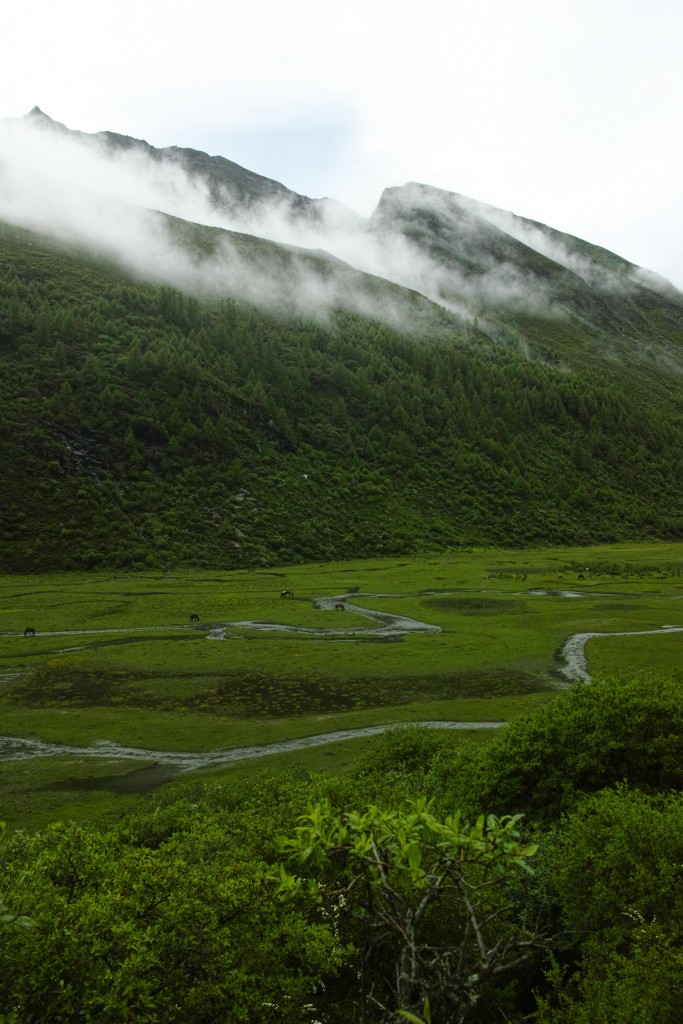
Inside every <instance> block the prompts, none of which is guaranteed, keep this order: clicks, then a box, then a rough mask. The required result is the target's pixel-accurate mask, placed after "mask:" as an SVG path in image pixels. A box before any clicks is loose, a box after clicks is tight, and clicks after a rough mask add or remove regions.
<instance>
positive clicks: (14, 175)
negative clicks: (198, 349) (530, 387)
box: [0, 107, 683, 359]
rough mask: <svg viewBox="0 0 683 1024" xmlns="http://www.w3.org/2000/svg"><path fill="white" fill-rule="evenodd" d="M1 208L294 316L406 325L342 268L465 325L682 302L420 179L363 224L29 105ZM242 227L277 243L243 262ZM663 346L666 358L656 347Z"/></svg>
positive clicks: (204, 161)
mask: <svg viewBox="0 0 683 1024" xmlns="http://www.w3.org/2000/svg"><path fill="white" fill-rule="evenodd" d="M158 213H164V214H167V215H171V216H173V217H175V218H178V219H180V220H185V221H188V222H190V223H196V224H199V225H202V226H206V227H214V228H221V229H223V230H224V231H225V232H226V234H224V235H222V236H220V237H219V236H218V235H216V234H215V233H214V234H213V235H211V236H210V240H207V241H206V243H205V244H203V245H202V244H200V243H199V238H198V234H197V232H196V231H195V232H194V233H192V232H184V233H183V232H182V231H179V230H177V225H174V224H170V223H169V222H168V221H166V220H165V219H164V218H161V217H159V216H158ZM0 217H2V218H3V219H5V220H7V221H9V222H11V223H14V224H18V225H21V226H25V227H30V228H32V229H35V230H39V231H42V232H43V233H46V234H49V235H52V236H54V237H57V238H61V239H63V240H64V241H66V242H68V243H77V244H81V245H84V246H86V247H87V248H88V249H90V250H91V251H93V252H100V253H103V254H105V255H108V256H110V257H112V258H115V259H117V260H119V261H120V262H121V263H123V265H125V266H127V267H129V268H130V269H132V270H133V271H134V272H135V273H137V274H140V275H142V276H144V277H145V278H147V279H148V280H155V281H159V282H164V283H169V284H173V285H175V286H177V287H185V288H187V289H189V290H192V291H193V292H195V293H198V294H202V293H203V294H205V295H214V296H218V295H222V296H231V297H240V296H244V297H248V298H249V299H250V300H251V301H254V302H257V303H260V304H262V305H264V306H266V307H270V308H276V309H278V308H279V309H281V308H282V307H283V305H284V307H285V308H287V309H290V310H291V308H292V306H293V305H294V306H295V305H297V303H298V305H299V308H300V311H301V312H302V313H304V314H305V315H313V313H314V312H315V311H317V313H318V315H320V316H325V315H326V314H327V313H328V312H329V311H330V309H334V308H338V307H340V306H342V307H345V308H356V309H359V310H360V311H362V312H364V313H366V314H371V315H374V316H376V317H378V318H381V319H384V320H387V321H389V322H391V323H398V322H402V323H403V324H404V325H405V326H406V327H407V328H408V329H410V326H411V320H410V308H411V307H412V306H414V304H415V303H414V299H412V298H411V299H408V298H406V297H405V296H404V297H400V296H399V294H398V293H397V292H395V291H393V290H392V291H389V292H388V291H387V289H386V288H385V287H380V285H379V284H378V282H377V281H372V280H367V279H362V278H359V277H356V278H355V280H354V281H353V285H352V286H351V287H349V281H350V280H351V277H352V275H351V273H350V270H349V269H348V268H349V267H352V268H354V269H355V270H356V271H359V272H361V273H362V274H369V275H372V276H373V278H382V279H384V280H385V281H388V282H390V283H392V284H396V285H399V286H401V287H403V288H407V289H410V290H411V291H417V292H419V293H420V294H421V295H423V296H424V297H425V298H426V299H428V300H430V301H431V302H434V303H437V304H439V305H440V306H441V307H443V308H445V309H447V310H449V311H450V312H452V313H454V314H456V315H457V316H458V317H461V318H464V319H465V320H469V321H472V320H474V319H475V318H477V319H478V320H479V321H481V320H482V319H484V320H486V319H487V318H488V319H489V320H490V321H491V326H492V328H493V329H494V330H495V323H496V321H497V320H498V319H499V318H500V314H501V312H503V313H504V314H506V316H507V314H509V313H511V312H513V313H514V312H518V313H519V312H522V313H523V312H529V311H534V312H535V313H538V314H543V315H548V316H551V317H555V318H570V317H571V316H577V315H578V316H579V317H581V318H582V319H583V320H584V321H586V323H587V324H589V325H590V326H591V327H597V328H598V329H606V330H608V331H610V332H612V333H615V332H616V333H621V334H623V335H624V336H627V335H628V334H629V327H630V324H631V321H632V319H633V316H634V315H635V314H638V315H640V312H639V311H640V309H641V307H642V306H652V305H657V306H658V307H662V308H665V309H667V310H669V311H670V312H671V313H672V315H674V316H677V315H678V313H679V312H680V308H681V302H683V297H682V296H681V294H680V293H678V292H677V291H676V289H674V288H673V286H671V285H669V284H668V282H666V281H664V280H663V279H661V278H658V277H657V276H656V275H654V274H651V273H649V272H647V271H643V270H641V269H640V268H637V267H635V266H634V265H632V264H630V263H628V262H627V261H626V260H623V259H621V258H620V257H618V256H616V255H614V254H612V253H609V252H607V251H606V250H604V249H601V248H599V247H597V246H593V245H590V244H589V243H587V242H583V241H581V240H579V239H576V238H573V237H572V236H570V235H566V234H562V233H561V232H557V231H554V230H553V229H552V228H549V227H546V226H545V225H542V224H539V223H536V222H533V221H529V220H526V219H524V218H522V217H518V216H516V215H514V214H512V213H509V212H506V211H503V210H498V209H496V208H495V207H491V206H487V205H486V204H484V203H480V202H477V201H475V200H473V199H469V198H467V197H464V196H460V195H457V194H456V193H451V192H446V191H444V190H441V189H436V188H432V187H431V186H428V185H422V184H418V183H409V184H407V185H404V186H401V187H391V188H387V189H385V191H384V193H383V194H382V196H381V198H380V200H379V203H378V206H377V208H376V210H375V212H374V213H373V214H372V216H371V217H369V218H364V217H361V216H360V215H358V214H356V213H354V212H353V211H351V210H348V209H346V208H345V207H343V206H341V205H340V204H338V203H336V202H335V201H334V200H332V199H311V198H309V197H307V196H300V195H298V194H297V193H295V192H293V191H292V190H290V189H288V188H287V187H286V186H285V185H283V184H281V183H279V182H276V181H273V180H271V179H269V178H266V177H264V176H262V175H259V174H256V173H254V172H253V171H250V170H247V169H245V168H243V167H240V166H239V165H238V164H236V163H233V162H232V161H230V160H228V159H226V158H224V157H222V156H209V155H208V154H206V153H201V152H198V151H196V150H192V149H184V148H181V147H178V146H173V147H169V148H165V149H156V148H155V147H153V146H151V145H149V143H147V142H145V141H142V140H138V139H131V138H129V137H127V136H123V135H119V134H116V133H113V132H108V131H103V132H99V133H97V134H94V135H88V134H85V133H82V132H78V131H73V130H70V129H68V128H66V127H65V126H64V125H62V124H60V123H59V122H56V121H53V120H52V119H51V118H49V117H48V116H47V115H46V114H44V113H43V112H42V111H41V110H40V109H39V108H37V107H36V108H34V109H33V110H32V111H31V112H30V113H29V114H28V115H26V116H25V117H24V118H18V119H8V120H5V121H3V122H0ZM235 233H237V234H238V235H239V236H240V238H238V239H236V238H235V237H234V234H235ZM190 235H192V237H193V238H194V241H195V243H196V244H195V245H194V247H193V246H192V245H189V244H188V238H189V236H190ZM245 235H250V236H253V237H254V238H261V239H266V240H268V241H269V242H275V243H279V244H280V245H282V246H287V247H290V248H289V249H288V250H287V249H286V250H283V252H282V253H280V254H279V255H278V256H276V250H275V248H274V247H272V246H271V247H263V248H261V250H259V251H258V255H257V256H255V255H254V254H252V258H250V259H247V260H246V261H245V258H244V257H245V247H246V245H247V243H246V241H245V238H244V236H245ZM208 238H209V236H207V239H208ZM254 245H256V243H254ZM291 247H294V249H292V248H291ZM300 250H308V253H303V252H301V251H300ZM266 254H267V255H266ZM285 254H286V255H285ZM325 254H327V255H325ZM330 256H332V257H335V260H336V261H342V262H343V263H346V264H348V267H347V268H344V267H342V266H341V265H340V264H339V263H338V262H335V260H329V257H330ZM283 264H284V266H285V267H286V269H285V272H284V276H283ZM293 267H294V269H292V268H293ZM292 273H293V277H291V276H290V275H291V274H292ZM418 319H419V323H418V325H417V329H419V328H420V325H421V322H422V321H421V318H418ZM663 348H664V350H665V351H663V352H662V353H660V354H661V355H662V356H663V357H665V358H669V359H671V358H674V359H675V356H674V355H673V353H672V352H671V351H670V350H669V349H668V347H667V346H666V343H665V341H664V342H663Z"/></svg>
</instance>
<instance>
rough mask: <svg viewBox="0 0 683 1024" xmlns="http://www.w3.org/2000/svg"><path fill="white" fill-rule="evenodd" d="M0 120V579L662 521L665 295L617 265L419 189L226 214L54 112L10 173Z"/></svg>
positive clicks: (283, 557) (672, 492) (321, 554)
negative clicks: (56, 119) (346, 207)
mask: <svg viewBox="0 0 683 1024" xmlns="http://www.w3.org/2000/svg"><path fill="white" fill-rule="evenodd" d="M35 116H36V117H39V116H42V114H36V115H35ZM50 123H51V122H50ZM25 131H27V129H26V126H24V127H23V128H20V129H17V130H16V132H15V134H14V135H12V133H10V134H8V135H6V138H7V139H9V141H10V142H12V141H13V142H14V143H16V145H15V149H14V151H13V154H14V157H15V158H16V162H17V167H18V168H19V171H17V172H16V173H15V170H14V165H13V164H12V163H11V161H10V160H9V158H7V156H6V151H3V150H0V154H2V155H0V370H1V372H0V442H1V443H0V473H2V478H3V481H4V490H5V498H6V501H5V504H4V506H3V507H2V508H0V529H2V531H3V537H4V541H5V543H4V545H3V549H2V553H1V555H0V565H2V567H3V568H4V569H5V570H6V571H12V572H19V571H28V572H34V571H41V570H46V569H77V568H96V567H110V566H111V567H120V568H145V567H162V566H164V565H167V564H169V563H173V564H187V565H206V566H210V565H223V566H226V567H227V566H229V567H234V566H252V565H264V566H265V565H276V564H285V563H288V562H292V561H295V562H296V561H302V560H314V561H315V560H321V559H322V560H330V559H337V558H339V559H342V558H343V559H346V558H354V557H360V556H368V555H373V554H407V553H410V552H413V553H415V552H419V551H439V550H444V549H448V548H455V547H458V546H462V545H470V544H502V545H505V544H508V545H514V546H523V545H526V544H538V543H556V544H562V543H592V542H594V541H610V540H629V539H642V538H655V537H659V538H663V537H672V538H674V537H679V536H681V535H683V461H682V460H683V398H682V394H681V375H682V374H683V296H680V294H679V293H677V292H670V291H667V289H666V288H665V289H664V290H661V289H659V288H652V287H649V286H648V284H647V281H645V282H643V281H642V280H641V279H640V275H639V272H638V270H637V268H636V270H633V268H632V265H630V264H628V261H623V260H622V259H621V257H618V256H615V255H614V254H609V253H608V254H607V255H605V254H604V253H603V252H602V251H601V250H600V249H599V248H598V247H593V246H591V245H590V243H585V242H582V241H581V240H579V239H573V238H572V236H566V237H564V236H563V237H560V236H559V235H558V233H556V232H553V229H545V226H543V225H541V226H540V227H539V226H538V225H536V224H535V223H533V222H529V221H524V219H522V218H516V219H515V215H513V214H508V213H506V212H505V211H498V210H496V209H495V208H493V207H486V206H485V205H482V204H477V203H476V201H474V200H468V199H467V197H462V196H458V195H457V194H456V193H445V192H444V191H443V190H436V189H433V188H432V187H431V186H425V185H420V184H419V183H412V184H409V185H407V186H398V187H392V188H391V189H389V190H386V191H385V193H383V196H382V197H381V199H380V203H379V204H378V211H379V212H377V211H376V214H375V215H373V217H371V218H367V220H365V221H363V223H362V224H361V226H360V227H359V226H358V223H357V222H355V221H354V222H353V224H351V222H349V221H346V222H345V223H344V224H343V225H342V226H341V227H339V225H337V227H336V228H335V229H334V230H333V229H332V227H331V226H330V223H329V222H328V221H326V216H327V215H326V214H325V213H324V212H323V213H321V211H320V208H317V211H318V212H317V213H316V215H315V216H314V217H313V218H311V217H308V215H305V216H301V217H297V216H296V215H294V216H293V218H290V217H289V212H290V208H289V207H288V208H287V211H286V214H287V215H286V216H284V217H283V216H281V213H282V211H281V209H280V208H279V207H276V208H273V207H272V205H271V206H268V204H267V203H266V204H265V206H264V207H263V208H260V207H259V206H258V204H257V205H256V207H255V206H254V205H253V204H247V208H245V209H244V211H243V216H242V214H240V217H241V218H242V219H240V217H237V218H235V217H233V218H232V219H230V217H228V216H227V215H226V216H225V217H223V215H222V214H221V213H220V210H219V211H217V210H216V208H215V205H213V204H212V198H211V193H210V189H209V187H208V185H207V186H206V187H205V183H204V179H203V178H202V177H201V173H203V171H202V172H201V173H200V174H199V177H195V178H191V177H188V174H187V172H186V171H185V170H182V169H180V171H182V173H180V171H179V169H178V166H177V164H176V163H174V162H173V161H172V160H171V161H168V160H166V161H162V162H161V163H159V164H156V163H155V164H154V165H153V166H154V168H156V170H159V169H160V168H161V169H162V170H163V171H164V174H163V175H161V179H160V180H161V186H159V178H158V176H157V178H155V177H154V175H150V173H149V170H150V166H151V164H150V162H149V161H148V160H147V159H146V158H142V157H140V159H138V157H139V156H140V154H141V153H142V150H140V149H139V148H135V146H133V147H132V148H133V151H134V156H135V159H133V160H129V155H130V154H129V151H130V150H131V147H128V148H121V147H119V150H118V152H119V157H118V158H117V159H116V161H114V162H113V163H112V160H111V144H110V146H109V150H107V153H108V155H107V157H106V159H103V158H102V153H103V152H104V149H105V148H106V145H105V143H103V142H102V140H101V139H100V140H99V141H96V142H95V143H93V142H92V137H90V136H88V137H87V139H86V141H83V139H82V138H80V137H74V136H72V135H70V134H66V135H65V134H64V133H63V132H61V130H60V129H51V130H50V131H49V132H48V133H47V134H46V135H43V134H40V133H39V134H38V136H35V137H34V136H33V135H32V134H31V135H30V141H31V143H32V144H33V143H35V149H32V150H30V152H29V153H28V156H29V157H30V158H31V160H32V161H33V163H32V164H31V163H30V162H29V163H26V162H25V163H24V164H22V163H21V159H22V158H23V156H24V151H23V149H22V146H23V145H24V143H26V142H27V140H29V136H27V135H26V134H24V133H25ZM66 131H67V133H68V130H66ZM45 138H49V139H50V140H52V139H53V138H56V139H58V140H62V141H64V140H66V145H67V147H68V159H66V158H65V159H64V160H63V161H62V163H61V164H60V162H59V161H60V159H62V156H63V153H62V154H61V155H60V152H59V151H58V149H59V147H58V148H57V150H53V149H52V148H48V149H45V147H44V146H43V141H44V139H45ZM36 139H37V140H38V141H37V142H36ZM133 141H135V140H133ZM74 143H75V144H76V145H77V147H78V148H77V152H78V156H79V159H80V158H81V157H82V158H83V161H84V163H83V164H82V165H81V164H78V163H77V162H76V161H75V158H74V157H73V154H74V152H76V150H73V149H72V148H71V147H72V144H74ZM60 145H61V143H60ZM103 147H104V148H103ZM53 152H54V153H55V159H54V161H51V160H48V154H52V153H53ZM93 154H94V155H93ZM127 154H128V155H127ZM135 154H137V155H135ZM210 159H212V158H209V157H208V156H207V160H210ZM220 166H221V167H222V166H223V165H220ZM112 168H113V170H112ZM22 170H25V171H26V172H27V173H23V174H22V173H19V172H21V171H22ZM56 171H59V172H61V173H62V178H61V179H60V178H59V174H55V172H56ZM114 172H116V173H114ZM198 173H199V172H198ZM13 175H14V176H13ZM51 183H52V186H53V187H50V186H51ZM25 186H26V187H25ZM29 186H30V187H29ZM118 186H120V188H119V190H118V192H117V187H118ZM152 186H154V187H152ZM12 189H14V192H13V193H11V194H12V195H13V196H14V197H15V198H16V200H17V201H16V202H15V203H14V205H12V206H11V208H10V206H9V205H8V204H7V202H6V201H4V200H3V194H4V195H5V196H6V195H7V194H8V191H9V192H11V190H12ZM22 189H24V191H22ZM98 190H99V191H98ZM3 202H4V205H3ZM164 206H166V207H167V208H166V209H165V210H164V209H163V207H164ZM257 207H258V209H257ZM180 214H182V216H181V215H180ZM231 216H232V215H231ZM202 217H205V218H206V220H202V219H201V218H202ZM212 218H213V219H212ZM494 220H496V221H502V224H503V226H500V225H499V224H497V223H492V221H494ZM506 224H507V226H508V227H509V228H510V230H509V231H508V230H506V229H505V225H506ZM512 231H514V232H516V234H518V235H520V236H521V237H520V238H517V237H514V236H513V234H512ZM527 240H528V241H533V242H534V243H535V244H536V245H537V246H538V247H541V248H543V247H544V248H545V249H546V252H545V253H542V252H539V251H538V248H533V247H532V246H531V245H528V244H527ZM328 242H329V246H328V245H327V244H326V243H328ZM553 255H557V256H560V257H561V258H562V260H563V261H564V262H560V261H559V260H557V259H553V258H552V256H553ZM567 263H568V264H569V266H566V265H565V264H567ZM579 271H580V272H579ZM582 275H583V276H582ZM586 278H588V280H586Z"/></svg>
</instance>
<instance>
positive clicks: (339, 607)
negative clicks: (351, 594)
mask: <svg viewBox="0 0 683 1024" xmlns="http://www.w3.org/2000/svg"><path fill="white" fill-rule="evenodd" d="M334 610H335V611H336V612H345V611H346V605H345V604H342V603H341V601H337V603H336V604H335V606H334Z"/></svg>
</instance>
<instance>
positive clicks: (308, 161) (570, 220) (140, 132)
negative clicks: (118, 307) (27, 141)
mask: <svg viewBox="0 0 683 1024" xmlns="http://www.w3.org/2000/svg"><path fill="white" fill-rule="evenodd" d="M12 7H13V10H11V11H8V12H5V13H4V15H3V25H2V36H1V38H0V117H16V116H19V115H21V114H25V113H27V112H28V111H29V110H30V109H31V108H32V107H33V106H36V105H37V106H39V107H41V109H42V110H44V111H45V113H47V114H48V115H49V116H50V117H52V118H54V119H55V120H58V121H62V122H63V123H65V124H66V125H67V126H68V127H70V128H78V129H81V130H82V131H87V132H95V131H101V130H105V129H106V130H110V131H116V132H120V133H122V134H125V135H132V136H135V137H137V138H144V139H146V140H147V141H148V142H150V143H152V144H153V145H155V146H169V145H179V146H190V147H194V148H196V149H202V150H206V151H207V152H209V153H212V154H220V155H221V156H226V157H228V158H230V159H231V160H235V161H236V162H237V163H240V164H243V165H244V166H246V167H249V168H250V169H251V170H254V171H257V172H259V173H261V174H264V175H266V176H268V177H271V178H275V179H277V180H278V181H282V182H283V183H284V184H286V185H287V186H289V187H290V188H292V189H294V190H295V191H297V192H301V193H304V194H306V195H310V196H325V195H327V196H332V197H334V198H335V199H338V200H339V201H340V202H342V203H344V204H346V205H347V206H350V207H351V208H353V209H355V210H357V211H358V212H360V213H365V214H368V213H370V212H371V210H372V209H373V208H374V206H375V205H376V203H377V201H378V199H379V196H380V194H381V192H382V189H383V188H385V187H386V186H390V185H401V184H404V183H405V182H406V181H421V182H426V183H428V184H431V185H436V186H439V187H441V188H444V189H448V190H450V191H454V192H461V193H463V194H465V195H469V196H472V197H473V198H475V199H479V200H481V201H483V202H486V203H491V204H493V205H495V206H499V207H502V208H503V209H507V210H512V211H513V212H515V213H518V214H521V215H522V216H526V217H531V218H533V219H536V220H540V221H543V222H545V223H548V224H550V225H552V226H553V227H555V228H559V229H560V230H563V231H567V232H569V233H571V234H574V235H578V236H580V237H582V238H586V239H588V240H589V241H591V242H594V243H596V244H598V245H604V246H605V247H607V248H609V249H612V250H614V251H615V252H617V253H619V254H620V255H622V256H625V257H626V258H627V259H630V260H632V261H633V262H634V263H638V264H640V265H642V266H645V267H648V268H649V269H652V270H656V271H658V272H659V273H661V274H663V275H664V276H666V277H668V278H669V279H670V280H672V281H673V282H674V283H675V284H676V285H677V286H678V287H679V288H682V289H683V186H682V182H683V131H682V124H681V114H682V112H683V61H682V59H681V57H682V54H683V5H682V4H680V3H679V2H678V0H649V2H648V3H644V2H643V0H639V2H635V0H571V2H567V3H562V4H561V3H556V2H553V0H517V2H516V3H512V2H510V0H479V2H472V0H469V2H468V3H466V4H465V3H459V2H458V0H450V2H447V0H442V2H435V0H422V2H421V3H414V4H413V3H407V2H403V0H392V2H391V3H389V2H387V0H364V2H359V0H346V2H345V3H343V4H327V5H325V4H324V3H322V2H320V0H317V2H313V0H288V2H287V3H284V2H277V0H260V2H258V3H246V4H244V3H240V4H239V5H238V4H235V3H230V0H194V2H193V3H191V4H184V5H183V6H182V7H180V6H175V5H173V4H170V3H169V2H168V0H165V2H163V3H162V2H161V0H118V2H117V4H116V5H106V6H102V5H97V4H94V3H93V2H92V0H88V2H85V0H60V2H59V3H54V0H25V2H24V3H23V4H18V3H15V4H13V5H12Z"/></svg>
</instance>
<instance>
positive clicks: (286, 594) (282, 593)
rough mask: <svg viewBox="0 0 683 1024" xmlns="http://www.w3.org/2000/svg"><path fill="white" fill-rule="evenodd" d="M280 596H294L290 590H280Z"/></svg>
mask: <svg viewBox="0 0 683 1024" xmlns="http://www.w3.org/2000/svg"><path fill="white" fill-rule="evenodd" d="M280 597H294V592H293V591H291V590H281V591H280Z"/></svg>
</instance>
